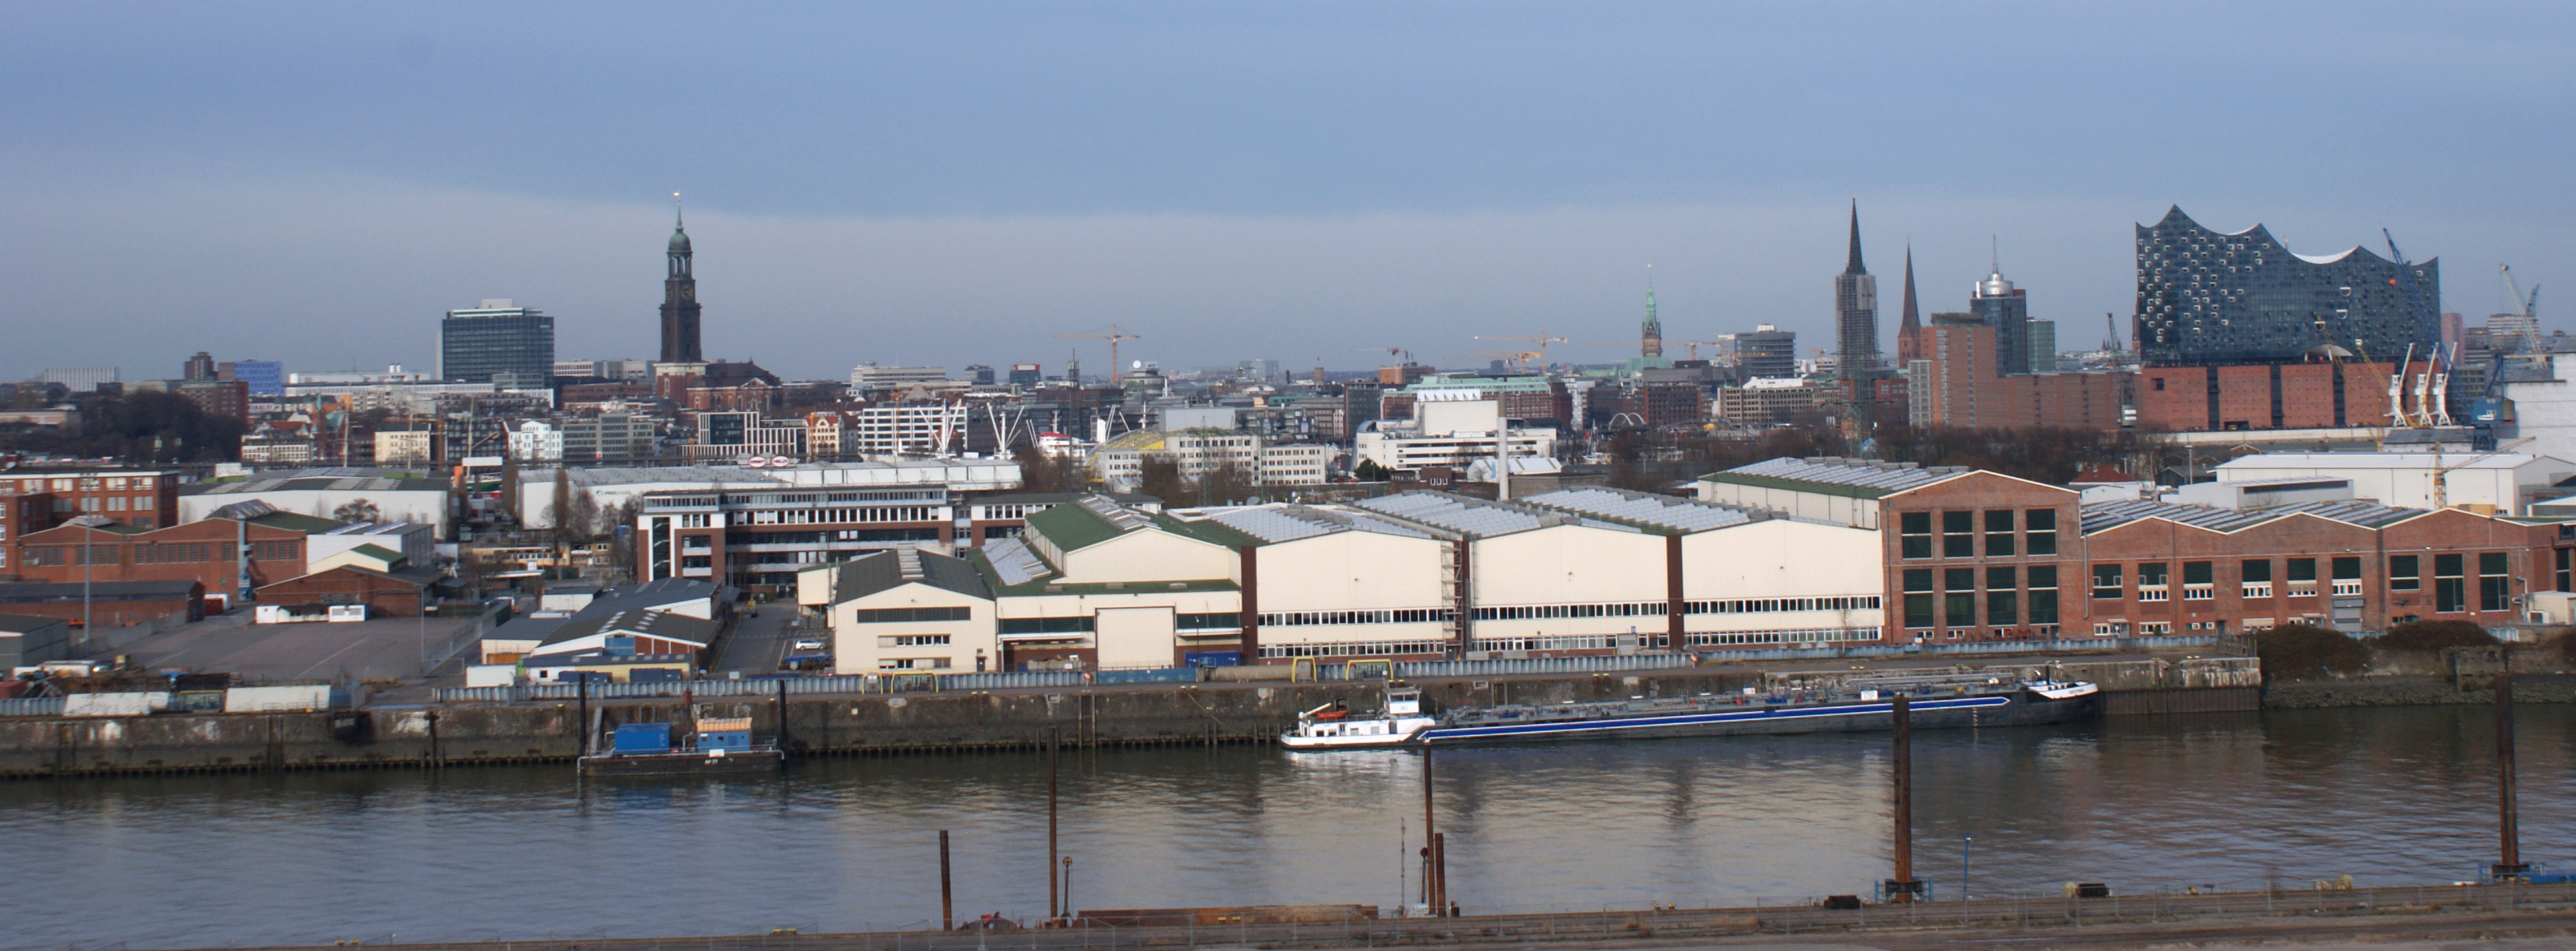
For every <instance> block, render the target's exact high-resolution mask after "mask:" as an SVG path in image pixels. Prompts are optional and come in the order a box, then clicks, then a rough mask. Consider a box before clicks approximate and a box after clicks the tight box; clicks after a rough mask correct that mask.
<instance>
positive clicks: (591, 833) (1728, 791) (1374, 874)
mask: <svg viewBox="0 0 2576 951" xmlns="http://www.w3.org/2000/svg"><path fill="white" fill-rule="evenodd" d="M2518 727H2519V732H2520V741H2519V743H2518V744H2517V748H2518V752H2519V759H2520V767H2521V772H2520V776H2521V805H2522V809H2521V822H2522V841H2523V854H2524V856H2525V857H2526V860H2530V861H2538V862H2542V863H2549V862H2551V861H2552V860H2565V861H2571V862H2576V802H2571V801H2570V800H2569V798H2568V797H2567V796H2566V795H2565V790H2567V788H2568V784H2569V781H2570V779H2571V778H2576V706H2568V705H2525V706H2523V707H2521V708H2520V713H2519V723H2518ZM2495 753H2496V749H2495V734H2494V726H2493V721H2492V719H2491V712H2490V708H2488V707H2484V706H2460V707H2404V708H2382V709H2353V710H2307V711H2275V712H2267V713H2260V714H2251V713H2248V714H2210V715H2198V716H2176V717H2121V718H2113V719H2107V720H2103V721H2100V722H2097V723H2091V724H2083V725H2075V726H2063V727H2039V728H2018V729H1988V730H1979V731H1925V732H1918V733H1917V734H1916V738H1915V747H1914V772H1915V826H1916V829H1915V856H1916V858H1915V862H1916V874H1917V875H1918V876H1919V877H1921V878H1923V879H1926V880H1928V881H1930V882H1931V883H1932V887H1933V890H1934V897H1935V898H1936V899H1939V898H1944V897H1952V896H1955V895H1957V894H1958V889H1959V888H1960V879H1961V863H1960V859H1961V857H1962V855H1961V852H1962V837H1963V836H1972V837H1973V842H1972V843H1971V844H1969V845H1968V851H1967V858H1968V863H1967V870H1966V874H1967V876H1968V880H1967V888H1968V890H1969V891H1970V892H1971V893H1972V894H1973V895H1975V896H1978V897H1987V896H2000V895H2003V894H2008V893H2020V894H2030V895H2043V894H2045V895H2054V894H2056V893H2058V891H2059V890H2060V889H2061V887H2062V883H2064V882H2066V881H2070V880H2081V881H2087V882H2094V881H2099V882H2107V883H2110V884H2111V885H2112V886H2113V887H2114V888H2115V889H2117V890H2119V891H2120V892H2122V893H2124V894H2136V893H2144V892H2153V891H2157V890H2160V889H2165V888H2172V889H2176V890H2179V889H2181V888H2185V887H2190V886H2201V885H2216V886H2219V887H2222V888H2230V889H2252V888H2262V887H2265V886H2266V885H2277V886H2280V887H2288V888H2310V887H2314V884H2315V882H2316V881H2318V880H2321V879H2333V878H2335V877H2336V876H2339V875H2345V874H2349V875H2351V876H2353V877H2354V879H2355V880H2356V881H2357V882H2358V883H2360V884H2363V885H2383V884H2443V883H2448V882H2452V881H2456V880H2460V879H2465V878H2469V877H2472V876H2474V875H2475V874H2476V873H2477V870H2478V868H2479V867H2480V865H2481V864H2482V863H2485V862H2491V861H2494V858H2495V852H2496V836H2495V800H2496V794H2495ZM1889 759H1890V757H1889V748H1888V737H1887V735H1885V734H1831V735H1817V736H1790V737H1745V738H1725V739H1704V740H1664V741H1642V742H1631V743H1596V744H1569V745H1551V746H1525V747H1495V748H1482V749H1459V750H1444V751H1441V752H1440V753H1439V754H1437V760H1436V761H1435V770H1436V776H1435V780H1436V784H1435V785H1436V796H1437V802H1438V809H1439V813H1438V821H1439V824H1440V831H1442V832H1444V833H1446V834H1447V836H1448V842H1449V878H1450V892H1451V894H1452V896H1453V897H1454V898H1455V899H1456V900H1457V901H1458V902H1459V903H1460V905H1461V906H1462V908H1463V909H1464V910H1465V911H1467V912H1469V913H1476V912H1488V911H1505V910H1524V911H1528V910H1548V909H1559V910H1577V909H1598V908H1602V907H1604V906H1610V907H1620V908H1642V907H1645V906H1647V905H1650V904H1655V903H1679V904H1683V905H1702V904H1720V905H1732V904H1753V903H1755V902H1756V901H1757V900H1758V901H1760V902H1762V903H1766V904H1767V903H1773V902H1781V901H1805V900H1811V899H1813V898H1815V897H1817V896H1821V895H1826V894H1834V893H1857V894H1861V895H1868V894H1870V890H1871V882H1872V881H1874V880H1877V879H1881V878H1885V877H1886V876H1887V873H1888V862H1889V856H1890V843H1889V818H1888V817H1889V801H1890V790H1889V783H1888V767H1889ZM1421 769H1422V766H1421V759H1420V756H1419V755H1418V754H1416V753H1412V752H1392V751H1375V752H1350V753H1332V754H1290V753H1287V752H1284V751H1281V750H1278V749H1276V748H1270V747H1243V746H1238V747H1219V748H1216V749H1213V750H1210V749H1205V748H1155V749H1134V750H1100V751H1094V752H1078V751H1071V750H1068V751H1067V752H1066V755H1065V757H1064V760H1063V764H1062V770H1063V772H1062V777H1061V780H1060V782H1061V790H1062V793H1061V807H1060V809H1061V813H1060V815H1061V820H1062V831H1061V842H1062V845H1063V850H1064V854H1065V855H1067V856H1070V857H1071V858H1072V859H1073V864H1072V874H1071V879H1072V881H1071V891H1072V903H1073V905H1074V907H1076V908H1140V907H1176V906H1200V905H1243V904H1281V903H1298V904H1304V903H1352V904H1367V905H1380V906H1387V907H1388V909H1389V913H1393V909H1394V906H1396V905H1398V904H1400V903H1402V902H1405V901H1406V900H1407V899H1408V897H1418V889H1419V887H1420V881H1419V871H1418V866H1417V864H1416V862H1415V860H1414V859H1413V858H1411V856H1410V850H1411V849H1414V848H1418V847H1419V846H1420V845H1421V834H1422V830H1421V816H1422V774H1421ZM941 829H947V830H950V834H951V836H952V841H953V844H952V850H953V855H954V861H955V883H956V895H957V910H958V915H959V917H960V918H966V917H970V916H972V915H975V914H979V913H984V912H1000V913H1002V914H1003V915H1005V916H1006V917H1010V918H1013V919H1016V920H1026V919H1032V918H1036V917H1040V916H1041V915H1042V914H1043V910H1044V908H1045V907H1046V900H1047V895H1046V878H1045V874H1046V872H1045V871H1044V868H1043V866H1045V864H1046V774H1045V758H1044V757H1043V756H1041V755H1036V754H1030V753H1006V754H972V755H936V756H909V757H888V758H861V759H824V760H808V761H803V762H798V763H794V764H791V765H790V767H789V768H788V770H787V772H786V773H785V774H784V775H783V776H778V777H761V778H728V779H684V780H617V781H592V782H589V783H582V782H579V781H577V780H576V779H575V778H574V776H573V770H572V768H571V767H570V766H569V765H564V766H546V767H496V768H458V769H449V770H447V771H445V772H444V773H441V774H437V775H429V774H426V773H423V772H419V771H362V772H307V773H286V774H277V775H227V776H183V777H169V778H152V777H142V778H117V779H96V780H59V781H58V780H39V781H12V782H5V783H0V834H4V835H5V838H0V841H5V842H7V843H8V846H9V854H10V856H11V857H12V860H13V861H12V863H11V864H12V866H13V867H14V873H13V874H12V875H11V876H10V883H9V885H8V886H7V887H6V889H5V890H0V896H5V897H0V921H5V922H6V923H7V926H6V927H5V928H0V945H5V946H7V947H29V948H38V947H50V948H62V947H68V946H73V945H78V946H81V947H88V948H96V947H103V946H110V945H115V944H118V943H123V944H126V945H129V946H131V947H136V948H142V947H161V946H221V945H237V944H285V943H294V944H327V943H329V942H332V941H336V940H343V939H349V940H361V941H384V940H398V941H434V940H473V939H492V940H505V939H528V938H543V937H578V936H647V935H691V934H711V933H713V934H726V933H746V932H755V931H767V930H768V929H771V928H779V927H792V928H799V929H803V930H805V931H807V932H809V933H810V932H813V931H817V930H822V931H842V930H855V929H860V928H869V927H874V928H888V927H914V928H918V927H924V926H936V924H937V922H938V918H939V883H938V868H939V867H938V832H939V830H941ZM1399 876H1401V880H1399ZM1408 893H1411V894H1410V895H1408Z"/></svg>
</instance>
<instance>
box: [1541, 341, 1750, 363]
mask: <svg viewBox="0 0 2576 951" xmlns="http://www.w3.org/2000/svg"><path fill="white" fill-rule="evenodd" d="M1574 343H1575V345H1576V346H1582V347H1634V346H1636V345H1637V341H1634V340H1577V341H1575V342H1574ZM1725 343H1726V342H1725V341H1722V340H1675V339H1673V338H1671V337H1665V338H1663V344H1664V346H1667V347H1689V348H1690V359H1693V360H1697V359H1699V348H1701V347H1718V346H1724V345H1725Z"/></svg>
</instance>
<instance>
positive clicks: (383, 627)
mask: <svg viewBox="0 0 2576 951" xmlns="http://www.w3.org/2000/svg"><path fill="white" fill-rule="evenodd" d="M473 623H474V621H472V620H460V619H457V618H429V619H427V622H426V623H425V624H424V623H423V622H422V621H421V620H420V619H417V618H407V617H406V618H382V619H377V620H368V621H357V622H351V623H343V624H328V623H316V624H252V623H250V612H248V611H242V612H237V613H234V614H228V615H224V616H220V617H210V618H207V619H205V620H203V621H200V622H197V623H195V624H190V625H186V626H183V627H179V628H177V629H174V630H169V631H163V632H161V633H158V634H154V635H152V636H151V637H147V638H144V639H143V640H141V641H137V642H135V643H134V644H132V645H129V646H127V647H126V648H125V649H123V650H120V651H114V652H112V653H120V654H132V655H134V662H135V663H136V664H137V665H140V666H142V667H143V668H145V669H147V670H167V669H175V668H186V669H189V670H195V671H203V672H209V673H211V672H216V671H228V672H231V673H235V674H240V675H243V676H246V677H250V678H253V679H261V680H331V679H338V678H341V677H355V678H358V679H361V680H368V679H391V680H406V681H408V680H415V679H418V678H419V677H420V676H421V644H422V641H423V635H424V634H426V637H427V640H428V642H429V643H431V644H432V645H437V644H440V643H442V642H444V641H445V639H446V638H447V637H448V636H449V635H452V634H455V633H456V632H458V631H459V630H460V629H462V628H464V627H467V626H471V625H472V624H473ZM468 650H469V651H470V650H471V648H468Z"/></svg>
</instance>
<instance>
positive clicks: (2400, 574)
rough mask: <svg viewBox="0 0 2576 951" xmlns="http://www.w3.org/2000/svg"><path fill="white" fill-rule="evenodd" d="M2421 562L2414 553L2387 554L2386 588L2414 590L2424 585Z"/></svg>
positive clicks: (2391, 589)
mask: <svg viewBox="0 0 2576 951" xmlns="http://www.w3.org/2000/svg"><path fill="white" fill-rule="evenodd" d="M2423 564H2424V563H2423V562H2422V561H2421V560H2418V557H2417V556H2415V555H2390V556H2388V590H2390V591H2416V590H2420V589H2422V588H2423V587H2424V580H2423V579H2424V569H2423Z"/></svg>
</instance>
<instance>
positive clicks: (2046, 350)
mask: <svg viewBox="0 0 2576 951" xmlns="http://www.w3.org/2000/svg"><path fill="white" fill-rule="evenodd" d="M2024 326H2026V327H2028V328H2029V329H2030V372H2032V373H2055V372H2057V322H2056V321H2054V320H2034V321H2031V322H2030V323H2028V324H2025V325H2024Z"/></svg>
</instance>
